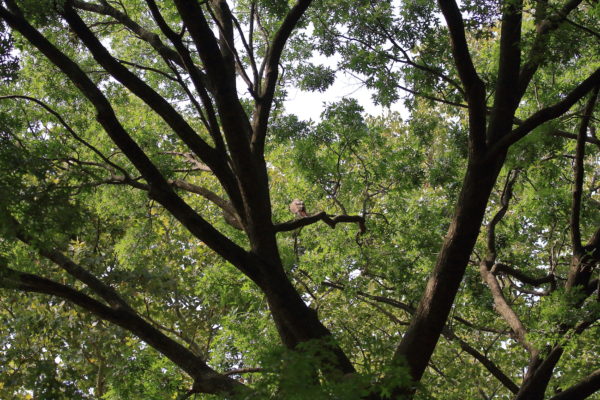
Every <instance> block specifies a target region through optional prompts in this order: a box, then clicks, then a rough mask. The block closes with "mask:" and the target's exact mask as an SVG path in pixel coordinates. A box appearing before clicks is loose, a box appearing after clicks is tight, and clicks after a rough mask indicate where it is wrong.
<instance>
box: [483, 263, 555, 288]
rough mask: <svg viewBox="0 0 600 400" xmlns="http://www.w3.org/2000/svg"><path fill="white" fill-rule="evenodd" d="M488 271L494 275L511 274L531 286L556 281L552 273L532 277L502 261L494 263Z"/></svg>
mask: <svg viewBox="0 0 600 400" xmlns="http://www.w3.org/2000/svg"><path fill="white" fill-rule="evenodd" d="M490 272H491V273H492V274H494V275H498V274H505V275H509V276H512V277H514V278H517V279H518V280H520V281H521V282H523V283H527V284H528V285H531V286H540V285H542V284H544V283H552V282H554V281H556V277H555V276H554V275H552V274H550V275H546V276H543V277H540V278H534V277H532V276H529V275H527V274H524V273H523V272H521V271H519V270H518V269H516V268H513V267H511V266H509V265H506V264H502V263H494V265H493V267H492V269H491V271H490Z"/></svg>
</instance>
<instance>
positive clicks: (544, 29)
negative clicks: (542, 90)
mask: <svg viewBox="0 0 600 400" xmlns="http://www.w3.org/2000/svg"><path fill="white" fill-rule="evenodd" d="M581 1H582V0H569V1H567V2H566V3H565V4H564V5H563V7H562V8H561V9H560V10H558V11H557V12H556V13H554V14H552V15H549V16H547V15H545V14H546V8H547V5H544V6H543V7H544V10H543V12H540V14H539V15H540V17H539V18H536V30H537V34H536V37H535V40H534V42H533V45H532V46H531V50H530V51H529V56H528V57H527V61H526V62H525V64H524V65H523V67H522V68H521V72H520V73H519V81H518V86H517V92H516V93H517V95H518V98H521V97H522V96H523V94H524V93H525V91H526V90H527V86H529V82H531V79H532V78H533V75H535V73H536V71H537V70H538V68H539V67H540V65H542V63H543V62H544V61H545V60H546V57H547V55H548V52H547V51H546V49H547V46H548V41H549V40H550V33H552V32H553V31H555V30H556V29H557V28H558V27H559V26H560V25H561V24H562V23H563V22H564V21H565V20H566V18H567V16H568V15H569V13H571V11H573V10H574V9H575V8H577V7H578V6H579V4H580V3H581Z"/></svg>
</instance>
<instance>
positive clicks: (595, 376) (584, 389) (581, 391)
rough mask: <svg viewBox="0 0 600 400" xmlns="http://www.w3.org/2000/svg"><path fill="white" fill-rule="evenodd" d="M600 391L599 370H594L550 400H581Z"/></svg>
mask: <svg viewBox="0 0 600 400" xmlns="http://www.w3.org/2000/svg"><path fill="white" fill-rule="evenodd" d="M598 390H600V369H597V370H595V371H594V372H592V373H591V374H589V375H588V376H586V377H585V378H583V379H582V380H580V381H579V382H578V383H576V384H575V385H573V386H571V387H569V388H568V389H566V390H564V391H562V392H560V393H559V394H557V395H556V396H554V397H551V398H550V400H583V399H586V398H588V397H589V396H591V395H592V394H594V393H596V392H597V391H598Z"/></svg>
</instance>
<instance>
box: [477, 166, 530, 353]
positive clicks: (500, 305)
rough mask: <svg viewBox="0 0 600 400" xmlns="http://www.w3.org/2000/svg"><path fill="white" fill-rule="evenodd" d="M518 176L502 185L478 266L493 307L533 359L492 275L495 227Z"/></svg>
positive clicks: (516, 318) (520, 326)
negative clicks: (485, 248) (498, 205)
mask: <svg viewBox="0 0 600 400" xmlns="http://www.w3.org/2000/svg"><path fill="white" fill-rule="evenodd" d="M518 175H519V171H518V170H513V171H511V172H510V173H509V174H508V176H507V177H506V183H505V184H504V189H503V190H502V195H501V199H500V205H501V207H500V209H499V210H498V211H497V212H496V214H495V215H494V217H493V218H492V220H491V221H490V222H489V223H488V226H487V238H486V239H487V254H486V257H485V259H483V260H482V261H481V262H480V264H479V273H480V274H481V278H482V279H483V281H484V282H485V283H486V284H487V286H488V287H489V289H490V292H491V294H492V297H493V299H494V307H495V309H496V311H497V312H498V314H500V316H502V318H504V320H505V321H506V322H507V323H508V326H510V328H511V330H512V331H513V333H514V336H515V339H516V340H517V341H518V342H519V343H521V344H522V345H523V347H524V348H525V349H526V350H527V351H528V352H529V354H530V357H531V358H532V359H534V358H536V357H537V355H538V354H539V350H538V349H537V348H536V347H535V346H534V345H533V344H532V343H531V342H529V341H528V340H527V338H526V336H527V330H526V328H525V325H523V322H522V321H521V319H520V318H519V316H518V315H517V314H516V312H515V311H514V310H513V308H512V307H511V306H510V304H508V302H507V301H506V298H505V297H504V293H503V292H502V288H501V287H500V284H499V283H498V279H497V278H496V276H495V275H494V274H493V273H492V266H493V265H494V263H495V262H496V257H497V251H496V239H495V231H496V225H497V224H498V223H499V222H500V221H501V220H502V218H503V217H504V215H505V214H506V211H507V210H508V206H509V202H510V199H511V197H512V189H513V186H514V184H515V182H516V179H517V177H518Z"/></svg>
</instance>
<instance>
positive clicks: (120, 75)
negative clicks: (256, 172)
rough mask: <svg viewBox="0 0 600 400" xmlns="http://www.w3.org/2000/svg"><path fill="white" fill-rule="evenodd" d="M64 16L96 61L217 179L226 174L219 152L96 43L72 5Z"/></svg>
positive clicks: (160, 97)
mask: <svg viewBox="0 0 600 400" xmlns="http://www.w3.org/2000/svg"><path fill="white" fill-rule="evenodd" d="M64 17H65V20H66V21H67V22H68V23H69V26H70V27H71V29H72V30H73V32H75V33H76V34H77V36H78V37H79V38H80V39H81V41H82V42H83V43H84V44H85V45H86V47H87V48H88V49H89V50H90V52H91V53H92V55H93V56H94V59H95V60H96V61H97V62H98V64H100V65H101V66H102V67H104V69H106V71H108V72H109V73H110V74H111V75H112V76H113V77H114V78H115V79H116V80H118V81H119V82H120V83H121V84H123V86H125V87H126V88H128V89H129V90H131V91H132V92H133V93H134V94H135V95H136V96H138V97H139V98H140V99H141V100H142V101H144V102H145V103H146V104H147V105H148V106H149V107H150V108H151V109H152V110H154V112H156V114H158V115H159V116H160V117H161V118H162V119H163V120H164V121H165V122H166V123H167V124H168V125H169V126H170V127H171V129H173V132H175V133H176V134H177V135H178V136H179V137H180V138H181V139H182V140H183V142H184V143H185V144H186V145H187V146H188V147H189V148H190V150H192V151H193V152H194V153H195V154H196V155H197V156H198V157H199V158H200V159H201V160H202V161H204V162H205V163H206V164H207V165H208V166H209V167H211V169H212V170H213V171H214V172H215V175H217V177H219V178H220V177H221V176H223V175H225V174H226V169H227V168H226V166H225V165H223V160H222V158H221V157H220V156H219V154H218V153H217V152H216V151H215V150H214V149H213V148H212V147H211V146H209V145H208V144H207V143H206V142H205V141H204V140H203V139H202V138H201V137H200V136H199V135H198V134H197V133H196V132H195V131H194V129H193V128H192V127H191V126H190V125H189V124H188V123H187V122H186V121H185V120H184V118H183V117H182V116H181V115H180V114H179V113H178V112H177V111H176V110H175V109H174V108H173V106H171V104H169V102H168V101H167V100H166V99H164V98H163V97H162V96H160V95H159V94H158V93H157V92H156V91H154V89H152V88H151V87H150V86H149V85H147V84H146V83H145V82H144V81H142V80H141V79H140V78H138V77H137V76H136V75H135V74H133V73H132V72H131V71H129V70H128V69H127V68H126V67H124V66H123V65H122V64H121V63H119V62H118V61H117V60H116V59H115V58H114V57H113V56H112V55H111V54H110V53H109V52H108V50H107V49H106V48H105V47H104V46H103V45H102V43H100V40H98V38H96V37H95V36H94V34H93V33H92V31H90V29H89V28H88V27H87V26H86V25H85V23H84V22H83V20H82V19H81V18H80V17H79V15H78V14H77V13H76V12H75V11H74V9H73V8H72V7H68V6H67V7H65V12H64Z"/></svg>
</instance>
